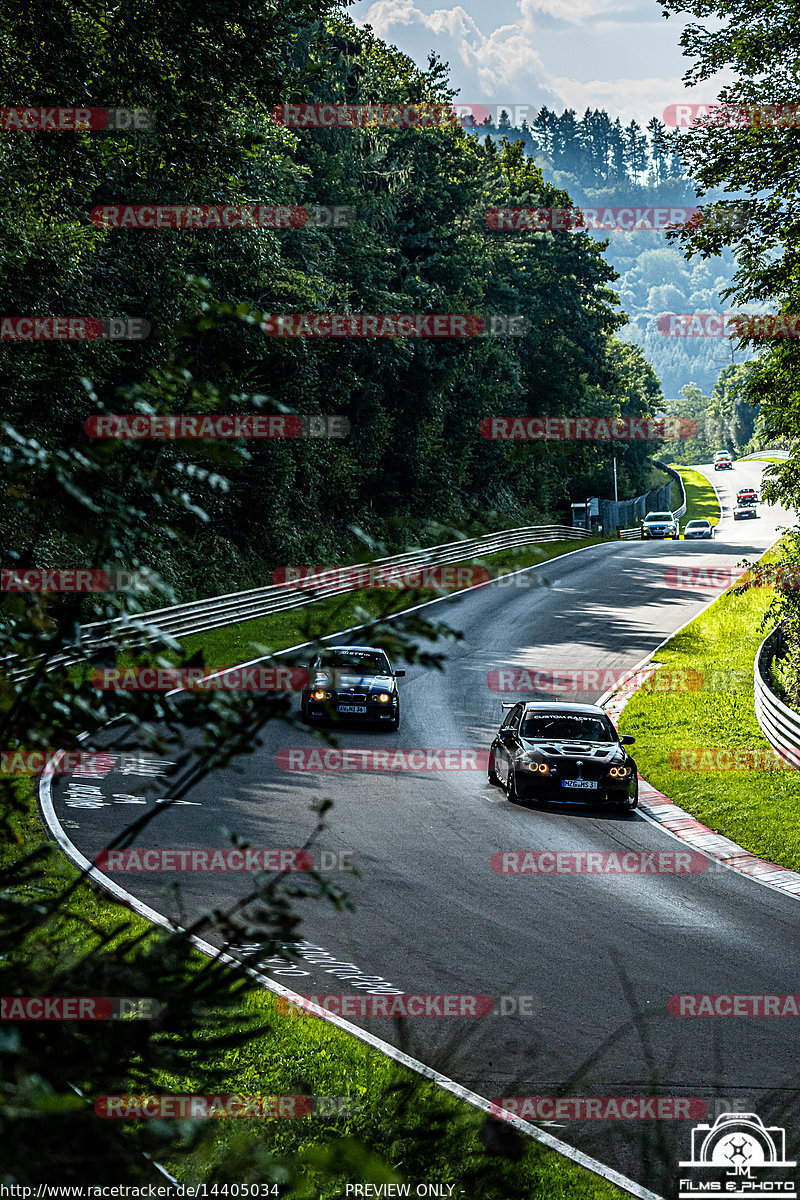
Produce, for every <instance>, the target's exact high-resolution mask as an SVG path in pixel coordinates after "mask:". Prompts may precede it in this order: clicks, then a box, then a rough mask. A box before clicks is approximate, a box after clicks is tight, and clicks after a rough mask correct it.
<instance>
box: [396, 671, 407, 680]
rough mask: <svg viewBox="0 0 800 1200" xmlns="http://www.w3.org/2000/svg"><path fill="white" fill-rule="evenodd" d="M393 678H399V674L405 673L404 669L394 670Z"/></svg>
mask: <svg viewBox="0 0 800 1200" xmlns="http://www.w3.org/2000/svg"><path fill="white" fill-rule="evenodd" d="M394 675H395V679H399V678H400V676H401V675H405V671H404V670H403V671H395V673H394Z"/></svg>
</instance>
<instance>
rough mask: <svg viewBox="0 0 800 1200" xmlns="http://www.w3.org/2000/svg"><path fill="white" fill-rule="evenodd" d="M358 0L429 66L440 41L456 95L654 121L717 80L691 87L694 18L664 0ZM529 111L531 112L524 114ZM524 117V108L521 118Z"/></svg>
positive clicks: (360, 9)
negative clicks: (688, 47) (666, 9)
mask: <svg viewBox="0 0 800 1200" xmlns="http://www.w3.org/2000/svg"><path fill="white" fill-rule="evenodd" d="M440 5H441V0H438V3H437V0H357V2H356V3H354V4H353V5H352V6H351V7H350V9H349V12H350V15H351V17H352V18H353V20H354V21H355V22H356V23H357V24H359V25H370V26H372V29H373V30H374V32H375V33H376V34H377V35H378V36H379V37H380V38H382V39H383V41H385V42H389V43H391V44H392V45H395V46H397V47H398V49H400V50H402V51H403V53H405V54H407V55H408V56H409V57H410V58H412V59H413V60H414V62H415V63H417V65H418V66H420V67H423V68H424V67H425V66H426V65H427V59H428V53H429V52H430V51H431V50H434V51H435V52H436V53H437V54H438V55H439V57H440V58H441V59H443V60H444V61H445V62H447V63H449V64H450V78H451V82H452V85H453V86H454V87H456V88H459V89H460V94H459V96H458V98H457V101H456V102H457V103H466V104H476V105H478V104H483V105H486V106H489V105H492V106H494V105H502V106H503V107H505V108H506V109H508V111H509V114H510V115H511V116H512V123H514V124H516V123H517V122H515V121H514V120H513V113H512V109H513V108H514V107H515V106H518V107H519V108H522V106H524V105H528V106H529V107H530V112H529V113H528V114H527V116H528V119H529V120H530V118H531V117H532V116H534V115H535V112H536V110H537V109H539V108H540V107H541V106H542V105H543V104H546V105H548V107H550V108H555V109H556V111H558V112H560V111H562V110H563V109H565V108H574V109H576V111H577V113H578V115H579V116H580V115H582V113H583V111H584V110H585V109H586V108H587V106H588V107H591V108H604V109H606V111H607V112H608V113H609V114H610V115H611V117H612V119H613V118H615V117H621V118H622V121H623V123H625V124H627V123H628V122H629V121H631V120H633V119H635V120H637V121H638V122H639V123H640V124H641V125H646V124H647V122H648V121H649V120H650V118H651V117H652V116H658V117H659V118H660V117H661V116H662V114H663V111H664V109H665V108H666V107H667V105H669V104H675V103H681V102H686V101H692V102H696V103H705V102H710V101H713V100H714V99H715V98H716V95H717V90H718V85H715V84H713V83H706V84H703V85H701V86H700V87H697V88H694V89H687V88H685V87H684V85H683V83H682V76H683V73H684V71H685V70H686V69H687V67H688V65H689V62H688V60H687V59H685V58H684V56H683V53H682V51H681V47H680V34H681V30H682V29H683V27H684V26H685V24H686V23H687V22H686V19H685V18H683V17H682V16H681V17H677V16H674V15H672V16H670V18H669V20H665V18H664V16H663V12H662V9H661V6H660V5H659V4H658V3H657V0H628V2H626V0H464V2H463V3H453V4H451V5H450V6H449V7H441V6H440ZM521 115H525V114H524V113H522V114H521ZM520 119H521V117H520Z"/></svg>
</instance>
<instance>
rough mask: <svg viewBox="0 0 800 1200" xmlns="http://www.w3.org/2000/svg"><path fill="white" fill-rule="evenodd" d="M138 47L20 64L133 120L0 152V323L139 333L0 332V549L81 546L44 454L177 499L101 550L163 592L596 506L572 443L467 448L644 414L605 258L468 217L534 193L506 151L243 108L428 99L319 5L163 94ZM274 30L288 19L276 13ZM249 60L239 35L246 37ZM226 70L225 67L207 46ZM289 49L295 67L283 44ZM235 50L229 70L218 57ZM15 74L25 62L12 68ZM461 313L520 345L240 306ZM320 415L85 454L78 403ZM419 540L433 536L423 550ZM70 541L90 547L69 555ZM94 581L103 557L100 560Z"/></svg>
mask: <svg viewBox="0 0 800 1200" xmlns="http://www.w3.org/2000/svg"><path fill="white" fill-rule="evenodd" d="M171 28H172V20H171V18H167V17H164V18H163V25H162V26H159V27H157V28H156V29H154V32H153V38H152V39H147V40H145V41H144V43H142V44H141V45H139V44H137V45H136V46H135V47H132V48H131V56H130V58H127V59H123V58H121V57H118V56H117V55H116V54H114V55H110V54H108V52H107V49H106V47H105V45H104V43H101V44H100V45H98V44H97V43H96V40H95V39H94V38H93V37H89V36H88V34H87V33H84V32H83V31H82V30H81V29H80V28H77V29H76V30H75V31H74V32H75V36H76V39H77V48H76V51H75V55H74V56H73V57H72V58H71V59H70V61H69V62H65V63H58V62H54V63H48V64H47V68H46V70H47V87H46V89H45V90H46V92H47V94H48V95H61V94H67V93H70V94H72V92H74V86H75V85H74V71H75V69H76V64H80V68H79V69H80V70H81V71H82V72H85V73H86V75H87V78H90V77H91V78H95V79H101V80H102V83H103V93H104V95H105V96H108V97H111V98H112V99H114V100H115V101H117V102H118V103H121V102H122V98H126V97H131V96H134V97H136V101H137V104H140V105H142V106H144V107H146V108H148V109H151V110H152V111H153V112H154V113H155V124H154V128H152V129H150V130H147V131H142V132H132V133H131V132H83V133H81V132H73V133H68V134H59V135H57V136H56V135H48V136H46V137H45V136H42V135H38V136H37V135H32V134H17V135H14V136H6V137H5V138H4V140H3V141H2V143H0V156H1V157H2V184H0V187H1V188H2V193H3V197H2V204H3V208H4V210H5V214H6V221H5V222H4V230H5V232H4V233H0V238H2V244H0V252H2V254H3V256H4V257H5V259H6V264H7V265H6V270H5V272H4V274H3V277H2V280H0V292H1V293H2V297H3V311H4V312H7V313H13V314H18V315H48V314H58V315H61V314H64V315H68V314H82V315H85V316H89V317H115V318H144V319H146V320H147V321H148V322H149V324H150V326H151V327H152V332H151V334H150V336H149V337H148V338H147V339H145V340H142V341H139V342H132V341H128V342H125V341H110V340H102V339H98V340H94V341H85V342H75V341H73V342H35V343H34V342H26V343H20V342H17V343H13V342H8V343H7V344H6V346H5V350H4V355H3V361H2V366H0V387H2V390H3V392H4V394H5V397H6V403H5V413H6V418H7V420H8V422H9V424H10V425H11V426H13V428H14V430H15V433H14V434H11V433H10V432H9V431H8V430H7V431H6V435H5V436H6V438H7V439H11V440H10V441H7V443H6V444H7V446H8V447H9V456H10V457H13V456H14V454H13V453H12V451H16V449H17V446H16V443H15V442H14V440H13V439H14V438H17V437H23V438H29V439H36V442H37V444H38V445H40V446H41V448H42V449H41V452H39V451H38V450H36V451H34V450H33V449H31V450H30V458H29V460H28V461H27V462H26V463H25V465H24V468H23V469H22V470H20V471H19V474H17V475H14V476H13V477H12V480H11V485H12V486H10V487H9V488H8V489H7V490H6V492H5V493H4V498H3V500H2V501H0V529H1V530H2V535H3V545H4V547H5V552H6V555H7V557H8V558H9V560H11V561H17V562H19V563H21V564H22V565H36V564H48V565H53V564H62V563H63V564H67V563H70V562H72V561H74V560H75V559H76V557H77V558H81V559H83V558H85V556H86V554H87V553H90V552H91V553H92V554H98V553H99V554H101V555H102V554H103V553H104V552H105V551H106V547H104V545H103V536H102V534H101V532H100V531H101V527H102V525H103V521H104V519H105V518H104V515H102V513H101V512H97V513H95V512H94V510H93V509H92V506H91V505H83V506H81V504H78V505H77V511H76V513H75V519H74V520H73V521H71V522H70V524H69V526H68V527H65V526H64V525H63V524H62V523H61V522H60V521H53V519H52V515H51V514H52V506H53V502H54V495H55V492H54V488H55V489H57V487H58V483H57V481H56V478H55V476H54V474H53V468H52V465H51V464H52V461H53V456H59V455H60V456H62V458H63V457H64V456H66V457H67V458H69V460H70V462H71V463H72V464H73V466H74V467H76V469H77V464H79V463H85V464H86V465H85V466H82V467H80V472H81V475H82V477H84V478H86V479H89V478H90V477H91V475H92V473H93V472H95V473H101V478H102V487H103V488H104V489H113V488H122V489H125V488H126V486H128V485H126V478H127V477H128V475H129V473H130V469H131V464H132V463H133V462H134V461H135V462H136V464H137V466H138V468H139V469H140V470H142V471H144V472H152V475H153V478H154V479H155V478H158V479H159V480H161V481H163V483H164V485H165V486H167V487H168V488H169V489H170V490H171V491H172V492H174V493H175V495H176V496H178V497H179V501H178V507H179V510H180V511H179V515H178V517H177V521H178V531H177V536H176V537H175V538H172V539H170V540H168V541H167V542H165V540H164V538H163V536H162V534H161V533H160V532H159V530H158V528H157V523H156V522H154V521H152V520H151V511H152V496H151V494H149V493H148V494H144V495H141V496H140V497H138V503H139V505H140V514H141V516H140V520H139V522H138V524H137V528H136V531H135V537H131V538H130V539H129V541H128V544H127V546H125V539H124V538H123V540H122V543H121V545H122V546H123V547H124V548H123V549H121V550H120V551H119V552H120V553H121V554H123V555H124V556H125V557H126V558H127V557H130V556H133V557H134V558H135V560H136V562H137V563H139V564H147V565H149V566H151V567H153V568H154V569H155V570H157V571H158V572H160V573H161V575H162V576H164V578H165V579H166V580H167V581H168V582H169V583H171V584H172V585H174V586H175V588H176V589H177V592H178V594H180V595H181V596H187V597H188V596H191V595H192V594H193V593H196V592H197V593H201V594H208V595H210V594H215V593H218V592H220V591H222V590H225V589H228V588H230V587H231V586H236V585H239V586H246V585H247V584H250V583H258V582H261V581H263V579H265V578H267V577H268V570H270V569H271V568H272V567H273V566H276V565H279V564H280V563H283V562H292V561H311V562H314V561H323V562H324V561H330V559H331V557H332V556H334V557H336V556H340V555H342V554H347V553H349V552H351V551H352V549H353V546H354V544H355V543H354V538H353V534H352V532H351V530H352V527H354V526H355V527H358V528H361V529H363V530H365V531H366V532H367V533H368V534H369V536H371V537H372V538H377V539H381V540H383V541H384V542H385V543H386V544H387V545H388V546H391V547H399V548H403V547H405V546H406V545H407V544H413V543H414V542H415V541H417V540H418V539H421V540H422V541H423V543H424V542H425V541H426V540H427V541H431V540H436V534H435V530H436V528H438V527H441V526H442V525H449V526H456V527H458V528H470V529H479V528H487V527H497V526H498V525H500V526H505V527H508V526H510V525H517V524H524V523H535V522H536V521H537V520H541V519H548V520H549V519H552V518H557V519H560V520H565V519H566V520H568V519H569V513H570V509H569V505H570V502H571V501H572V500H573V499H575V498H582V497H585V496H586V495H587V494H601V495H603V494H608V493H609V492H610V488H611V468H610V460H609V454H608V449H607V447H604V446H603V445H602V444H598V443H595V444H586V443H584V444H580V445H578V446H575V445H565V444H555V443H548V444H533V443H531V444H520V443H500V442H491V441H487V440H485V439H483V438H481V437H480V436H479V433H478V430H479V424H480V421H481V420H482V419H483V418H484V417H487V416H492V415H517V414H522V415H536V416H538V415H542V414H544V415H553V416H555V415H570V416H573V415H574V416H580V415H601V416H613V415H615V414H616V413H624V414H626V415H632V416H639V415H647V414H649V413H653V412H654V411H658V410H659V408H660V405H661V394H660V389H659V387H658V382H657V380H656V378H655V376H654V374H653V372H652V370H651V369H650V368H649V367H648V365H647V364H646V362H645V361H644V359H643V358H642V356H641V355H640V354H639V353H638V351H637V350H636V349H635V348H633V347H632V346H630V345H625V344H624V343H623V342H622V341H620V339H619V337H618V336H617V332H618V330H619V328H620V326H621V325H622V324H623V322H624V317H623V316H622V315H621V313H620V312H619V309H618V307H617V301H616V296H615V292H614V272H613V269H612V268H611V267H610V266H609V264H608V262H607V261H606V258H605V257H604V255H603V253H602V250H601V248H600V246H599V245H598V244H597V242H596V240H595V239H594V237H593V236H592V235H590V234H587V233H582V234H581V233H579V234H570V233H565V232H563V231H554V232H552V233H547V234H544V235H542V236H538V237H536V238H534V239H531V238H530V237H529V236H526V235H525V234H519V235H516V234H515V235H511V236H509V235H502V236H499V235H497V234H493V233H492V232H491V231H489V230H487V228H486V223H485V213H486V210H487V208H489V207H490V206H491V205H493V204H498V203H500V204H504V205H511V204H515V205H536V206H541V205H559V204H565V203H569V196H568V195H567V194H566V193H565V192H564V191H563V190H562V189H559V188H557V187H555V186H554V185H553V184H551V183H547V182H545V180H544V179H543V176H542V172H541V170H540V169H539V168H538V167H537V166H536V165H535V164H534V163H533V162H532V161H531V160H530V159H529V158H526V157H525V155H524V154H523V152H522V147H521V146H517V145H510V146H505V147H497V146H496V145H494V144H493V143H492V142H491V140H489V141H488V142H485V143H481V142H479V141H478V140H477V139H476V138H474V137H472V136H470V135H469V134H467V133H465V132H464V131H463V130H462V129H461V128H459V127H458V126H457V125H456V126H455V127H453V126H452V125H447V124H445V125H442V126H439V127H432V128H413V127H412V128H398V129H392V128H380V127H372V128H371V127H366V128H333V129H330V128H315V129H293V128H289V127H287V126H286V125H284V124H281V123H280V122H278V121H276V120H275V119H273V116H272V110H273V107H274V106H276V105H277V104H279V103H281V102H284V101H285V100H286V99H287V98H289V99H293V98H297V97H301V98H302V97H308V96H309V95H311V96H312V98H313V99H315V100H326V101H328V100H329V101H331V102H338V103H344V102H346V103H348V104H359V103H368V102H370V101H372V100H373V99H374V98H375V97H376V96H379V97H383V98H386V99H388V100H390V101H404V102H415V103H419V102H425V103H428V104H439V105H442V104H443V105H449V104H450V103H451V101H452V97H453V93H452V92H451V91H450V90H449V89H448V87H447V85H446V76H445V71H444V68H443V67H442V65H441V64H440V63H438V62H437V61H435V60H432V61H431V64H430V66H429V69H428V70H427V71H420V70H417V69H416V68H415V67H414V65H413V64H412V63H411V61H410V60H409V59H407V58H405V57H404V56H403V55H401V54H400V53H399V52H398V51H396V50H394V49H392V48H390V47H387V46H385V45H383V44H382V43H381V42H380V41H378V40H377V39H376V38H375V37H374V36H373V35H372V34H371V33H370V32H369V31H365V30H360V29H357V28H356V27H355V26H354V25H353V24H352V23H351V22H350V21H349V20H348V19H347V18H346V17H344V16H342V15H340V14H331V15H330V17H329V18H327V19H326V20H325V21H324V22H321V21H319V20H317V19H314V20H313V21H311V22H310V23H309V24H308V25H307V26H306V27H304V28H303V33H302V35H301V34H300V33H296V34H295V35H294V38H292V39H290V40H289V41H285V40H284V41H282V40H281V37H275V38H271V39H270V41H269V46H270V50H269V52H268V53H265V52H264V51H263V50H260V49H259V50H256V49H255V48H254V49H253V50H252V52H251V54H250V55H249V56H247V55H244V54H243V51H242V50H241V49H240V48H239V47H238V46H236V48H235V53H234V52H233V51H231V52H230V53H227V56H226V54H223V55H222V57H221V58H220V59H219V60H216V59H215V57H214V55H213V54H212V53H211V51H209V54H208V58H209V61H208V62H205V61H204V63H203V68H202V70H200V69H198V74H197V77H196V78H195V79H193V81H192V88H191V94H190V95H189V94H187V91H186V83H185V81H184V80H183V78H182V77H181V76H179V74H178V73H177V72H176V73H175V74H173V73H172V72H171V71H170V69H169V67H168V66H165V64H164V63H162V62H161V60H160V59H159V58H158V56H157V53H156V51H155V49H154V47H156V46H158V45H159V44H160V40H161V39H162V38H163V39H165V40H166V39H167V38H168V36H169V30H170V29H171ZM298 28H299V26H298ZM263 44H264V39H263V37H262V38H261V39H260V40H259V45H260V46H261V45H263ZM13 54H14V58H15V63H16V67H17V70H18V73H19V77H20V78H23V79H29V80H30V87H29V92H28V95H27V97H23V98H27V99H29V100H30V101H31V102H32V101H33V100H34V99H37V98H41V95H42V88H43V84H42V78H43V76H42V74H41V72H42V71H43V70H44V68H43V67H41V66H39V65H38V54H39V49H38V45H36V44H35V35H34V34H33V33H31V34H30V36H29V37H28V38H27V39H26V38H23V39H21V40H19V39H18V40H17V41H16V43H15V46H14V50H13ZM237 56H238V57H237ZM309 56H310V57H309ZM239 57H243V58H244V59H245V63H244V69H243V70H241V71H240V75H239V76H234V75H233V73H232V68H231V62H233V61H236V62H237V63H238V62H239ZM34 64H36V65H34ZM122 202H124V203H126V204H142V203H148V204H153V203H160V204H172V205H174V204H187V203H188V204H197V205H202V204H206V205H208V204H231V203H240V204H241V203H247V204H255V203H260V204H273V205H274V204H281V205H295V206H305V207H306V208H307V209H312V208H313V207H314V206H316V205H320V206H339V207H341V208H346V209H349V210H350V211H351V213H352V220H351V221H350V223H349V224H343V225H341V226H339V227H335V226H333V225H326V224H324V223H319V222H318V221H317V220H314V221H308V222H306V223H305V224H303V225H302V226H299V227H288V228H282V229H266V228H264V229H261V228H251V229H209V230H203V229H192V228H189V229H160V228H156V229H147V230H143V229H130V228H114V227H110V228H107V227H103V226H102V225H101V224H98V223H95V222H94V221H92V220H90V213H92V211H93V210H96V209H97V208H98V207H99V208H102V207H103V206H108V205H114V204H120V203H122ZM269 313H273V314H282V313H422V314H426V313H467V314H477V315H479V316H482V317H484V318H486V319H489V318H491V316H492V315H502V316H509V317H511V316H522V317H524V318H525V319H526V320H527V323H528V332H527V333H526V335H525V336H523V337H512V336H505V337H504V336H481V337H468V338H451V339H443V338H438V339H436V338H422V337H420V338H408V337H392V338H388V337H383V338H369V337H363V338H316V339H314V338H308V337H280V338H278V337H271V336H269V334H268V333H267V332H266V328H265V326H264V325H263V318H264V314H269ZM257 409H259V410H263V411H268V412H275V411H279V410H281V411H283V410H287V411H292V412H298V413H302V414H311V413H318V414H337V415H339V416H342V417H345V418H346V419H347V420H348V421H349V423H350V434H349V436H348V437H347V438H344V439H339V440H336V441H334V440H332V439H320V438H317V439H314V438H308V439H300V438H295V439H291V440H290V439H283V440H277V439H272V440H250V441H248V442H245V441H243V440H241V439H240V440H238V441H237V440H234V441H229V442H227V443H224V442H220V441H217V442H211V441H205V442H202V441H194V442H188V441H178V440H175V439H173V440H171V441H161V442H154V441H137V442H132V441H130V440H129V441H124V442H120V441H116V440H112V441H110V442H105V443H104V442H98V441H96V440H95V441H92V440H91V439H90V438H89V437H87V435H86V433H85V431H84V423H85V422H86V421H87V420H88V419H89V418H90V417H92V416H94V415H96V414H98V413H103V412H105V413H112V414H113V413H120V412H122V413H125V412H134V411H142V412H150V411H153V412H155V413H167V412H169V413H180V412H183V413H193V412H198V411H200V412H207V411H208V412H212V411H216V412H223V413H243V412H252V411H255V410H257ZM652 450H653V445H652V444H648V443H645V442H638V443H628V444H627V445H624V446H621V447H620V448H619V454H618V459H619V462H618V466H619V471H620V488H621V492H620V494H621V495H626V494H636V493H637V492H638V491H642V490H644V488H643V481H644V480H645V478H646V476H647V472H648V469H649V468H648V463H647V459H648V455H649V454H650V452H651V451H652ZM440 540H441V539H440ZM90 547H92V550H91V551H90V549H89V548H90ZM123 565H126V566H128V565H130V563H129V562H125V563H124V564H123Z"/></svg>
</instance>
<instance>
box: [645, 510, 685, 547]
mask: <svg viewBox="0 0 800 1200" xmlns="http://www.w3.org/2000/svg"><path fill="white" fill-rule="evenodd" d="M680 536H681V531H680V526H679V525H678V520H677V518H676V517H673V515H672V513H671V512H649V513H648V514H647V516H646V517H645V518H644V520H643V521H642V528H641V537H642V540H643V541H646V540H647V539H648V538H672V540H673V541H677V540H678V538H679V537H680Z"/></svg>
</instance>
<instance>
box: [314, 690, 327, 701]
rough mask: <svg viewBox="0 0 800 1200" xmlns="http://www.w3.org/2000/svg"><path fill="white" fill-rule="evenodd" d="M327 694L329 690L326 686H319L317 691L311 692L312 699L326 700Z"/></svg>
mask: <svg viewBox="0 0 800 1200" xmlns="http://www.w3.org/2000/svg"><path fill="white" fill-rule="evenodd" d="M326 695H327V692H326V691H325V689H324V688H317V689H316V690H315V691H313V692H312V693H311V699H312V700H324V699H325V697H326Z"/></svg>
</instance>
